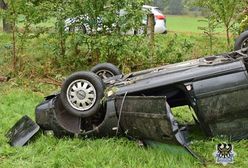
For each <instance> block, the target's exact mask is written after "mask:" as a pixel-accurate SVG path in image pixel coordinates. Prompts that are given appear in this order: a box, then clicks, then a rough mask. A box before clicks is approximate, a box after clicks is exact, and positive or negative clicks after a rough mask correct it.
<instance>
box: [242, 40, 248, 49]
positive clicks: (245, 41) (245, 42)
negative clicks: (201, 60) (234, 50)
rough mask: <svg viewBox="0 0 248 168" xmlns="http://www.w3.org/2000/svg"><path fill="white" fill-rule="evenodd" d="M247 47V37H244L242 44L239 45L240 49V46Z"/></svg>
mask: <svg viewBox="0 0 248 168" xmlns="http://www.w3.org/2000/svg"><path fill="white" fill-rule="evenodd" d="M247 47H248V38H246V39H245V40H244V41H243V43H242V45H241V49H242V48H247Z"/></svg>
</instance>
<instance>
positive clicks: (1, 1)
mask: <svg viewBox="0 0 248 168" xmlns="http://www.w3.org/2000/svg"><path fill="white" fill-rule="evenodd" d="M0 8H1V9H3V10H7V9H8V4H7V3H6V2H4V0H0ZM11 30H12V26H11V23H10V22H9V21H8V20H7V19H6V18H5V17H3V31H4V32H8V33H9V32H11Z"/></svg>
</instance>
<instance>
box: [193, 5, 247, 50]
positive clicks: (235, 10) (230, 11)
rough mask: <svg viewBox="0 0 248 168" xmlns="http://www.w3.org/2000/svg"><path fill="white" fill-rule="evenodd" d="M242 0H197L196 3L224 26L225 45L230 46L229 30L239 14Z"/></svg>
mask: <svg viewBox="0 0 248 168" xmlns="http://www.w3.org/2000/svg"><path fill="white" fill-rule="evenodd" d="M242 3H243V0H197V2H196V5H197V6H200V7H203V8H206V9H208V10H209V11H210V12H211V13H212V14H213V16H214V17H215V19H216V20H218V21H220V23H222V24H223V25H224V26H225V31H226V39H227V45H228V47H229V46H230V30H231V28H232V26H233V25H234V23H235V19H236V18H237V16H238V14H239V10H240V7H241V6H242Z"/></svg>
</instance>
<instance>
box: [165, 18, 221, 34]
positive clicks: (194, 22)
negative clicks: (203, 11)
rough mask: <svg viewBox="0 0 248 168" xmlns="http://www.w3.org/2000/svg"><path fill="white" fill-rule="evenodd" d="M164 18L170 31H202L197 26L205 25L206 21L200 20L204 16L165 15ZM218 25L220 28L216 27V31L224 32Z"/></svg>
mask: <svg viewBox="0 0 248 168" xmlns="http://www.w3.org/2000/svg"><path fill="white" fill-rule="evenodd" d="M166 19H167V20H166V21H167V22H166V24H167V28H168V30H169V31H172V32H184V33H202V32H203V31H202V30H200V29H199V27H204V26H207V23H206V22H203V21H200V20H204V19H205V18H204V17H193V16H177V15H167V16H166ZM219 26H220V28H218V29H216V32H218V33H220V34H224V33H225V32H224V28H223V26H222V25H219Z"/></svg>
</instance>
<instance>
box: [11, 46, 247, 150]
mask: <svg viewBox="0 0 248 168" xmlns="http://www.w3.org/2000/svg"><path fill="white" fill-rule="evenodd" d="M247 70H248V56H247V49H246V48H244V49H242V50H238V51H233V52H230V53H224V54H220V55H214V56H208V57H204V58H200V59H195V60H190V61H186V62H182V63H177V64H172V65H165V66H161V67H157V68H152V69H148V70H143V71H138V72H134V73H130V74H127V75H123V74H122V73H121V72H120V71H119V69H118V68H117V67H115V66H114V65H112V64H109V63H104V64H98V65H96V66H95V67H93V68H92V70H91V72H85V71H81V72H76V73H74V74H72V75H70V76H69V77H68V78H67V79H66V80H65V81H64V83H63V85H62V87H61V91H60V92H59V93H56V94H52V95H50V96H47V97H46V98H45V100H44V101H43V102H42V103H41V104H39V105H38V106H37V107H36V111H35V116H36V123H37V124H38V126H37V127H40V128H41V129H43V130H52V131H53V132H54V134H55V135H57V136H64V135H68V136H73V135H77V136H81V137H105V136H108V137H109V136H115V135H123V136H127V137H130V138H134V139H139V140H143V141H145V140H154V141H159V142H163V143H167V142H175V143H178V144H181V145H183V146H184V147H186V148H187V149H188V150H190V149H189V148H188V142H187V138H186V133H187V129H186V127H185V126H184V125H180V124H178V122H177V121H176V120H175V118H174V116H173V114H172V110H171V108H173V107H178V106H184V105H188V106H190V107H191V108H192V109H193V110H194V112H195V115H196V120H197V122H198V123H199V125H200V128H201V129H202V131H203V132H205V134H206V135H207V136H216V135H226V136H229V137H230V138H232V139H234V140H238V139H245V138H247V137H248V126H247V125H248V101H247V100H248V73H247ZM28 121H29V120H28V119H26V122H28ZM36 123H29V125H32V124H33V125H36ZM19 125H20V123H19ZM24 125H25V124H24ZM16 126H17V127H18V124H17V125H16ZM19 127H20V126H19ZM37 127H35V126H33V128H34V129H33V130H35V131H33V132H32V135H33V134H34V133H35V132H36V131H37V130H38V129H37ZM18 129H20V128H18ZM13 130H15V128H13V129H12V130H11V131H10V132H9V133H8V136H9V137H12V142H13V141H14V142H13V144H15V145H23V144H24V143H25V142H26V140H28V139H29V138H30V137H31V136H32V135H29V136H26V140H23V139H22V141H21V142H20V139H18V138H17V139H16V138H13V137H15V136H16V135H15V133H14V132H15V131H13ZM30 130H32V129H29V131H26V132H29V133H30V132H31V131H30ZM16 132H18V131H16ZM24 132H25V131H24ZM25 134H28V133H25Z"/></svg>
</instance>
